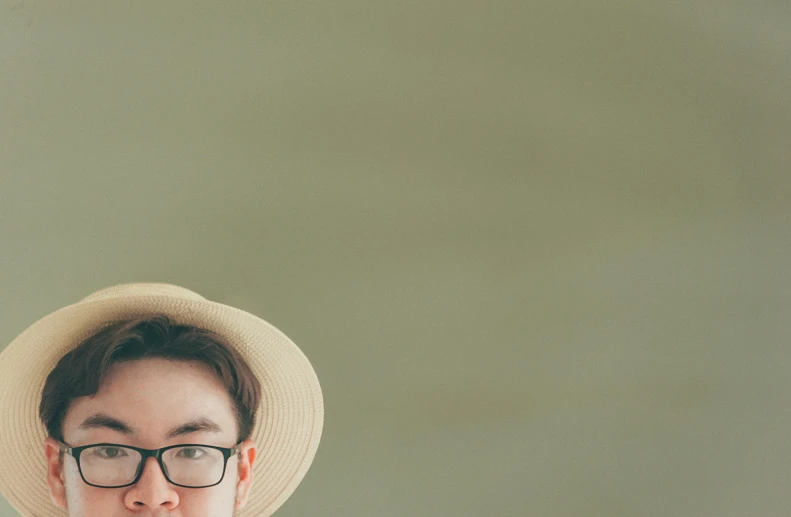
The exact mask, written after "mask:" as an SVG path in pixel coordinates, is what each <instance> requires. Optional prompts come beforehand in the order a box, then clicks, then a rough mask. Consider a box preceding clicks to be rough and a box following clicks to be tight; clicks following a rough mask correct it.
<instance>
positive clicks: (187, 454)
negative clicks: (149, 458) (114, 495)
mask: <svg viewBox="0 0 791 517" xmlns="http://www.w3.org/2000/svg"><path fill="white" fill-rule="evenodd" d="M142 459H143V456H142V455H141V454H140V452H138V451H136V450H134V449H127V448H126V447H117V446H107V445H104V446H96V447H90V448H88V449H85V450H84V451H83V452H82V454H81V455H80V467H81V469H82V475H83V477H84V478H85V481H87V482H88V483H90V484H91V485H97V486H104V487H114V486H115V487H117V486H122V485H128V484H130V483H132V482H133V481H134V480H135V477H137V473H138V469H139V468H140V466H141V465H140V464H141V462H142ZM162 463H163V465H164V467H165V469H164V470H165V476H166V477H167V478H168V479H169V480H170V482H171V483H174V484H176V485H183V486H187V487H195V488H198V487H204V486H209V485H214V484H217V483H219V482H220V481H221V480H222V476H223V471H224V468H225V457H224V456H223V454H222V452H221V451H219V450H217V449H212V448H209V447H198V446H194V445H193V446H186V447H176V448H174V449H168V450H167V451H165V452H163V453H162Z"/></svg>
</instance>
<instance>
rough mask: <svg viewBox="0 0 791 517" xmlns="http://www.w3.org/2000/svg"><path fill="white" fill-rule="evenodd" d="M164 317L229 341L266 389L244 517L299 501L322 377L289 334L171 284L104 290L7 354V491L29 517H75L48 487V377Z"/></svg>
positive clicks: (2, 441)
mask: <svg viewBox="0 0 791 517" xmlns="http://www.w3.org/2000/svg"><path fill="white" fill-rule="evenodd" d="M150 312H162V313H164V314H167V315H169V316H170V317H172V318H173V319H174V320H175V321H176V322H177V323H181V324H189V325H195V326H198V327H202V328H205V329H208V330H211V331H214V332H217V333H219V334H220V335H222V336H224V337H225V338H226V339H227V341H228V342H229V343H230V344H231V345H232V346H234V347H235V348H236V349H237V350H239V351H240V352H241V354H242V355H243V356H244V357H245V358H246V360H247V361H248V363H249V365H250V367H251V368H252V370H253V372H254V373H255V374H256V375H257V377H258V379H259V381H260V382H261V390H262V395H263V396H262V404H261V406H260V407H259V411H258V415H257V421H256V425H255V428H254V430H253V436H252V439H253V440H254V441H255V442H256V444H257V446H258V458H257V460H256V463H255V465H254V467H253V473H254V480H255V481H254V485H253V490H252V491H251V493H250V495H249V499H248V502H247V505H246V506H245V508H244V509H243V510H241V511H240V512H239V514H238V515H239V516H240V517H267V516H269V515H271V514H272V513H274V512H275V510H277V509H278V508H279V507H280V506H281V505H282V504H283V503H284V502H285V501H286V499H288V497H289V496H290V495H291V494H292V493H293V492H294V490H295V489H296V488H297V486H298V485H299V483H300V482H301V481H302V478H303V477H304V476H305V474H306V472H307V470H308V468H309V467H310V464H311V462H312V461H313V458H314V456H315V454H316V449H317V448H318V444H319V440H320V438H321V431H322V425H323V419H324V406H323V399H322V393H321V388H320V386H319V382H318V378H317V377H316V373H315V371H314V370H313V367H312V366H311V364H310V362H309V361H308V359H307V358H306V357H305V355H304V354H303V353H302V351H301V350H300V349H299V348H298V347H297V346H296V345H295V344H294V343H293V342H292V341H291V340H290V339H289V338H288V337H286V336H285V335H284V334H283V333H282V332H280V331H279V330H278V329H276V328H275V327H273V326H272V325H270V324H269V323H267V322H266V321H264V320H262V319H260V318H258V317H256V316H254V315H252V314H249V313H247V312H245V311H242V310H239V309H236V308H234V307H229V306H227V305H223V304H219V303H215V302H211V301H209V300H206V299H204V298H203V297H201V296H200V295H198V294H196V293H194V292H192V291H189V290H186V289H183V288H181V287H177V286H173V285H168V284H124V285H120V286H115V287H111V288H108V289H104V290H102V291H98V292H96V293H94V294H92V295H91V296H89V297H87V298H85V299H83V300H82V301H80V302H78V303H76V304H74V305H70V306H68V307H65V308H63V309H60V310H58V311H56V312H54V313H52V314H50V315H48V316H46V317H44V318H42V319H41V320H39V321H37V322H36V323H34V324H33V325H31V326H30V327H29V328H28V329H27V330H25V331H24V332H22V334H20V335H19V336H18V337H17V338H16V339H15V340H14V341H13V342H11V344H10V345H8V347H6V349H5V350H4V351H3V352H2V353H0V457H1V458H3V460H2V462H1V463H0V491H1V492H2V493H3V494H4V495H5V497H6V498H7V499H8V501H9V502H10V503H11V505H12V506H14V508H16V509H17V510H18V511H19V512H20V513H21V514H22V515H23V516H25V517H66V516H67V513H66V511H65V510H63V509H60V508H57V507H56V506H54V505H53V504H52V502H51V500H50V497H49V491H48V488H47V483H46V476H45V474H46V462H45V459H44V454H43V451H44V446H43V443H44V440H45V438H46V432H45V428H44V426H43V424H42V423H41V421H40V420H39V418H38V405H39V402H40V397H41V390H42V388H43V385H44V381H45V379H46V376H47V375H48V374H49V372H50V371H51V370H52V368H54V366H55V364H56V363H57V362H58V360H59V359H60V358H61V357H62V356H63V355H64V354H65V353H66V352H67V351H68V350H70V349H71V348H72V347H74V346H76V345H77V344H78V343H79V342H81V341H82V340H83V339H85V338H87V337H88V336H90V335H91V334H93V333H95V332H96V331H97V330H99V329H100V328H101V327H103V326H105V325H106V324H108V323H109V322H112V321H117V320H121V319H124V318H128V317H132V316H138V315H143V314H147V313H150Z"/></svg>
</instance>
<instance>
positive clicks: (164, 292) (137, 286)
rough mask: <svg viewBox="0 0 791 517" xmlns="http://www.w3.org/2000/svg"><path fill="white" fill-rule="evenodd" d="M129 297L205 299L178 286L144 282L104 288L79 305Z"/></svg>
mask: <svg viewBox="0 0 791 517" xmlns="http://www.w3.org/2000/svg"><path fill="white" fill-rule="evenodd" d="M129 296H169V297H173V298H186V299H189V300H205V298H204V297H203V296H201V295H199V294H198V293H196V292H194V291H190V290H189V289H185V288H183V287H180V286H178V285H173V284H165V283H155V282H145V283H129V284H119V285H114V286H112V287H106V288H104V289H100V290H98V291H96V292H94V293H92V294H90V295H88V296H86V297H85V298H83V299H82V300H80V303H82V302H93V301H96V300H104V299H107V298H118V297H123V298H126V297H129Z"/></svg>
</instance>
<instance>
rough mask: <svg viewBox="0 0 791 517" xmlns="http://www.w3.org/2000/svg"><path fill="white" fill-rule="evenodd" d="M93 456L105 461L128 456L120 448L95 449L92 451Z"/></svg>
mask: <svg viewBox="0 0 791 517" xmlns="http://www.w3.org/2000/svg"><path fill="white" fill-rule="evenodd" d="M92 452H93V454H95V455H96V456H99V457H100V458H105V459H109V460H112V459H116V458H123V457H124V456H128V454H127V453H126V451H125V450H123V449H122V448H120V447H96V448H95V449H93V450H92Z"/></svg>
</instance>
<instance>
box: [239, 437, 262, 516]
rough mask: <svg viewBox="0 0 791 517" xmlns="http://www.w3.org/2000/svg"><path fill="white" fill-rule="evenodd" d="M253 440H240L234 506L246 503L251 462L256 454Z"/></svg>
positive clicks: (251, 476) (251, 473)
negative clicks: (240, 446)
mask: <svg viewBox="0 0 791 517" xmlns="http://www.w3.org/2000/svg"><path fill="white" fill-rule="evenodd" d="M257 454H258V451H257V449H256V448H255V442H254V441H252V440H245V441H244V442H242V450H241V451H240V452H239V469H238V476H239V477H238V482H237V483H236V508H237V509H241V508H244V505H245V504H247V497H248V495H249V494H250V489H251V488H252V487H253V464H254V463H255V458H256V455H257Z"/></svg>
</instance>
